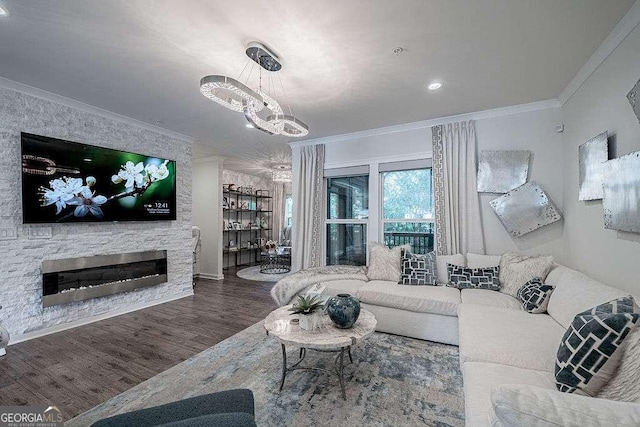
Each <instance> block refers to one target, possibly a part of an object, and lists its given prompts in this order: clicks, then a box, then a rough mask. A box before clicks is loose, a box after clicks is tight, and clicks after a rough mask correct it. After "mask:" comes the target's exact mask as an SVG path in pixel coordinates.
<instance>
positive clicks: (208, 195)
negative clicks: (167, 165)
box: [193, 157, 223, 280]
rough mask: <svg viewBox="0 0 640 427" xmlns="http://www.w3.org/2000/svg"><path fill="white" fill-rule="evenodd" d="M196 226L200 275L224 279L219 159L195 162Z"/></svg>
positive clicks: (194, 196)
mask: <svg viewBox="0 0 640 427" xmlns="http://www.w3.org/2000/svg"><path fill="white" fill-rule="evenodd" d="M193 224H194V225H196V226H198V227H200V239H201V249H200V266H199V276H200V277H202V278H205V279H215V280H220V279H222V278H223V275H222V237H221V236H222V159H221V158H219V157H207V158H205V159H198V160H196V161H194V164H193Z"/></svg>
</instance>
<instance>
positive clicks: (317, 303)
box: [289, 295, 359, 331]
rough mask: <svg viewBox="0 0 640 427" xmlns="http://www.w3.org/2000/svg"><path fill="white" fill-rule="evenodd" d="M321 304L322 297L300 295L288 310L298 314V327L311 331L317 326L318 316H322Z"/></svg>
mask: <svg viewBox="0 0 640 427" xmlns="http://www.w3.org/2000/svg"><path fill="white" fill-rule="evenodd" d="M322 306H323V302H322V299H320V298H319V297H318V296H316V295H300V296H298V299H297V300H296V302H295V303H293V306H292V307H291V308H290V309H289V311H290V312H291V314H292V315H294V314H297V315H298V319H299V321H300V328H302V329H304V330H305V331H313V330H314V329H316V328H317V327H318V323H319V321H320V316H322ZM358 311H359V310H358Z"/></svg>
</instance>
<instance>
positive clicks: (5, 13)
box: [0, 6, 9, 16]
mask: <svg viewBox="0 0 640 427" xmlns="http://www.w3.org/2000/svg"><path fill="white" fill-rule="evenodd" d="M0 16H9V11H8V10H7V9H5V8H4V7H2V6H0Z"/></svg>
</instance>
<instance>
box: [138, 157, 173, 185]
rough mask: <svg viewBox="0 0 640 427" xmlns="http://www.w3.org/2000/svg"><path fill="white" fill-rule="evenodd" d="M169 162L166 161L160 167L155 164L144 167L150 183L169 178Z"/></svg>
mask: <svg viewBox="0 0 640 427" xmlns="http://www.w3.org/2000/svg"><path fill="white" fill-rule="evenodd" d="M167 163H169V160H165V161H164V162H163V163H162V164H161V165H160V166H156V165H154V164H148V165H146V166H145V167H144V170H145V171H146V172H147V178H148V180H149V181H150V182H155V181H162V180H163V179H165V178H166V177H168V176H169V169H168V168H167Z"/></svg>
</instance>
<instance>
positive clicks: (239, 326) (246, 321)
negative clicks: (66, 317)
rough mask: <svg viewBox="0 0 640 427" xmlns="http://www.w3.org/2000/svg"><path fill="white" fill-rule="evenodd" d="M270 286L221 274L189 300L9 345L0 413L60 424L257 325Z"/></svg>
mask: <svg viewBox="0 0 640 427" xmlns="http://www.w3.org/2000/svg"><path fill="white" fill-rule="evenodd" d="M273 285H274V283H267V282H250V281H247V280H243V279H240V278H238V277H237V276H236V274H235V270H231V269H230V270H225V279H224V280H222V281H213V280H199V281H198V283H197V285H196V288H195V295H194V296H192V297H187V298H182V299H179V300H176V301H172V302H168V303H165V304H161V305H157V306H154V307H150V308H147V309H144V310H139V311H136V312H133V313H129V314H124V315H121V316H117V317H113V318H110V319H106V320H101V321H99V322H95V323H91V324H89V325H85V326H80V327H78V328H74V329H70V330H67V331H63V332H59V333H56V334H51V335H47V336H44V337H42V338H37V339H33V340H30V341H26V342H23V343H20V344H16V345H12V346H10V347H9V348H8V349H7V355H6V356H4V357H2V358H0V406H8V405H56V406H57V407H58V408H59V409H60V410H61V411H62V412H63V415H64V416H65V420H68V419H70V418H72V417H74V416H76V415H78V414H80V413H82V412H84V411H86V410H88V409H91V408H92V407H94V406H96V405H98V404H99V403H102V402H104V401H106V400H108V399H110V398H112V397H113V396H116V395H117V394H119V393H121V392H123V391H125V390H128V389H129V388H131V387H133V386H135V385H137V384H139V383H141V382H143V381H145V380H147V379H149V378H151V377H153V376H154V375H157V374H159V373H160V372H162V371H165V370H167V369H169V368H170V367H172V366H174V365H177V364H178V363H180V362H182V361H184V360H186V359H188V358H189V357H191V356H193V355H195V354H197V353H199V352H201V351H203V350H205V349H207V348H209V347H211V346H213V345H215V344H217V343H219V342H220V341H222V340H224V339H225V338H228V337H230V336H231V335H234V334H236V333H237V332H240V331H241V330H243V329H245V328H247V327H249V326H251V325H253V324H254V323H256V322H257V321H259V320H262V319H264V318H265V317H266V315H267V314H268V313H269V312H270V311H271V310H273V309H274V308H275V307H276V305H275V303H274V302H273V300H272V299H271V297H270V296H269V291H270V290H271V287H272V286H273Z"/></svg>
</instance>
